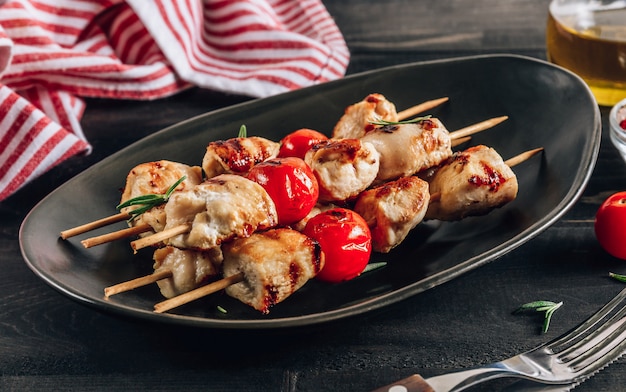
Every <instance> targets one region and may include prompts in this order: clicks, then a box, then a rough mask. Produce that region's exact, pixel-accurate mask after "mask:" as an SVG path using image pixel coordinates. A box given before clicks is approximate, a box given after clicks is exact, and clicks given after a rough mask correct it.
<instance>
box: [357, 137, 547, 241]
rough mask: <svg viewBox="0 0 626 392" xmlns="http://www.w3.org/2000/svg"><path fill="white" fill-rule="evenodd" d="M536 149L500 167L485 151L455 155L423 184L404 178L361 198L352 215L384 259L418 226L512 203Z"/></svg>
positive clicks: (491, 153) (495, 156) (492, 152)
mask: <svg viewBox="0 0 626 392" xmlns="http://www.w3.org/2000/svg"><path fill="white" fill-rule="evenodd" d="M542 150H543V149H542V148H538V149H534V150H530V151H527V152H524V153H522V154H519V155H517V156H516V157H513V158H511V159H509V160H507V161H503V160H502V158H501V157H500V155H499V154H498V153H497V152H496V151H495V150H493V149H492V148H489V147H486V146H475V147H470V148H468V149H467V150H465V151H462V152H457V153H455V154H454V155H453V156H452V157H451V158H450V159H449V160H448V161H447V162H446V163H444V164H443V165H442V166H441V167H439V168H437V169H435V170H433V173H430V175H429V176H428V177H427V180H428V182H427V181H426V180H424V179H421V178H419V177H417V176H412V177H404V178H401V179H399V180H396V181H391V182H388V183H385V184H383V185H381V186H379V187H376V188H372V189H369V190H367V191H365V192H363V193H362V194H361V195H359V197H358V198H357V200H356V203H355V205H354V211H355V212H357V213H358V214H359V215H361V216H362V217H363V218H364V219H365V221H366V222H367V223H368V226H369V228H370V231H371V233H372V248H373V250H374V251H376V252H381V253H386V252H389V251H390V250H391V249H392V248H394V247H396V246H397V245H399V244H400V243H401V242H402V241H403V240H404V239H405V238H406V236H407V235H408V233H409V232H410V231H411V230H412V229H413V228H415V226H417V225H418V224H419V223H420V222H421V221H422V220H427V219H437V220H458V219H462V218H464V217H467V216H470V215H483V214H486V213H488V212H490V211H492V210H494V209H495V208H498V207H501V206H503V205H504V204H506V203H508V202H510V201H512V200H514V199H515V197H516V195H517V186H518V184H517V178H516V176H515V174H514V173H513V171H512V170H511V167H512V166H515V165H518V164H520V163H522V162H524V161H525V160H527V159H529V158H530V157H532V156H533V155H535V154H537V153H538V152H540V151H542Z"/></svg>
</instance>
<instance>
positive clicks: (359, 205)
mask: <svg viewBox="0 0 626 392" xmlns="http://www.w3.org/2000/svg"><path fill="white" fill-rule="evenodd" d="M429 200H430V194H429V193H428V183H427V182H426V181H424V180H422V179H420V178H418V177H403V178H400V179H398V180H396V181H390V182H387V183H385V184H384V185H381V186H379V187H376V188H372V189H368V190H367V191H365V192H363V193H361V195H360V196H359V198H358V199H357V201H356V204H355V206H354V211H356V212H357V213H358V214H359V215H361V216H362V217H363V219H365V221H366V222H367V225H368V226H369V228H370V232H371V233H372V249H373V250H374V251H376V252H381V253H387V252H389V251H390V250H391V249H393V248H394V247H396V246H397V245H399V244H400V243H401V242H402V241H403V240H404V239H405V238H406V236H407V235H408V234H409V232H410V231H411V230H412V229H413V228H415V226H417V225H418V224H419V223H420V222H421V221H422V219H423V218H424V215H425V214H426V210H427V209H428V203H429Z"/></svg>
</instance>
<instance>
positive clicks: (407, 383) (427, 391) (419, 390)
mask: <svg viewBox="0 0 626 392" xmlns="http://www.w3.org/2000/svg"><path fill="white" fill-rule="evenodd" d="M401 387H404V389H399V388H401ZM392 388H393V389H392ZM396 390H397V391H405V392H435V390H434V389H433V388H432V387H431V386H430V385H428V383H427V382H426V380H424V379H423V378H422V376H420V375H419V374H414V375H412V376H409V377H407V378H403V379H402V380H398V381H396V382H394V383H393V384H389V385H387V386H384V387H380V388H378V389H375V390H373V391H372V392H393V391H396Z"/></svg>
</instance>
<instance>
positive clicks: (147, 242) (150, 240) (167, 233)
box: [130, 224, 191, 252]
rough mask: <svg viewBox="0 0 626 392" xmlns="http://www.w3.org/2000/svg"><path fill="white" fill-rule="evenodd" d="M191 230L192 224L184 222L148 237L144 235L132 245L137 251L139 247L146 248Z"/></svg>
mask: <svg viewBox="0 0 626 392" xmlns="http://www.w3.org/2000/svg"><path fill="white" fill-rule="evenodd" d="M190 230H191V226H190V225H188V224H182V225H179V226H175V227H172V228H169V229H167V230H163V231H159V232H158V233H155V234H153V235H151V236H148V237H143V238H140V239H138V240H135V241H132V242H131V243H130V246H131V247H132V248H133V250H134V251H135V252H137V251H138V250H139V249H143V248H146V247H148V246H152V245H156V244H158V243H159V242H162V241H164V240H166V239H168V238H172V237H174V236H177V235H179V234H185V233H188V232H189V231H190Z"/></svg>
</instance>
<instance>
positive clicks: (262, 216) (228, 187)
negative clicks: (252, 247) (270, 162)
mask: <svg viewBox="0 0 626 392" xmlns="http://www.w3.org/2000/svg"><path fill="white" fill-rule="evenodd" d="M165 214H166V216H167V224H166V226H165V230H168V229H170V228H174V227H178V226H180V225H190V226H191V230H190V231H189V232H187V233H185V234H180V235H176V236H174V237H172V238H170V239H169V240H168V244H169V245H172V246H176V247H178V248H188V249H198V250H209V249H211V248H214V247H216V246H219V245H220V244H221V243H222V242H224V241H228V240H231V239H234V238H241V237H248V236H249V235H250V234H252V233H253V232H255V231H257V230H264V229H267V228H270V227H274V226H276V224H277V223H278V215H277V213H276V206H275V205H274V202H273V201H272V199H271V198H270V196H269V195H268V194H267V192H266V191H265V189H263V187H261V185H259V184H257V183H256V182H254V181H251V180H248V179H247V178H245V177H242V176H237V175H233V174H222V175H219V176H217V177H213V178H211V179H208V180H206V181H205V182H203V183H202V184H200V185H197V186H195V187H193V188H190V189H188V190H185V191H183V192H176V193H175V194H173V195H172V197H170V199H169V201H168V202H167V203H166V204H165Z"/></svg>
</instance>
